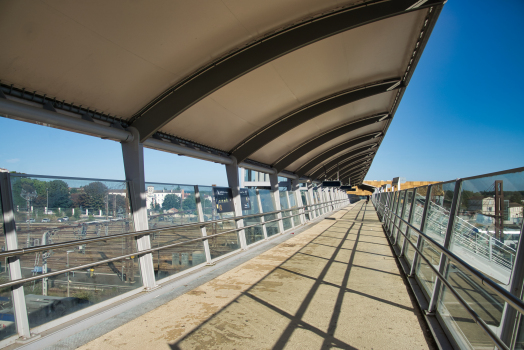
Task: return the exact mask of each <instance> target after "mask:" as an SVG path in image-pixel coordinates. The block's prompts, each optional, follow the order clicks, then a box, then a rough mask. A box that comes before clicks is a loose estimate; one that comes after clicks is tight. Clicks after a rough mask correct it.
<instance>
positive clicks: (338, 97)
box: [231, 78, 403, 168]
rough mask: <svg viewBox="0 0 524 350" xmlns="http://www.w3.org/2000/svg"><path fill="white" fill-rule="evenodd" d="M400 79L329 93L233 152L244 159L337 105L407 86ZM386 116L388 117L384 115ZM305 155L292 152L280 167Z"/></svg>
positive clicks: (280, 119) (337, 106) (285, 117)
mask: <svg viewBox="0 0 524 350" xmlns="http://www.w3.org/2000/svg"><path fill="white" fill-rule="evenodd" d="M399 82H400V78H395V79H391V80H387V81H381V82H376V83H373V84H369V85H366V86H364V87H358V88H353V89H346V90H343V91H340V92H337V93H335V94H331V95H329V96H324V97H322V98H320V99H318V100H316V101H313V102H311V103H308V104H306V105H304V106H300V107H299V108H297V109H295V110H294V111H292V112H290V113H288V114H286V115H284V116H283V117H281V118H279V119H277V120H275V121H273V122H271V123H269V124H268V125H266V126H264V127H263V128H261V129H259V130H257V131H256V132H255V133H253V134H252V135H251V136H249V137H248V138H246V139H245V140H244V141H242V142H241V143H239V144H238V145H237V146H235V148H233V149H232V150H231V153H232V154H233V156H235V157H236V158H237V159H239V160H244V159H246V158H247V157H249V156H250V155H252V154H253V153H255V152H256V151H258V150H259V149H261V148H262V147H264V146H265V145H267V144H268V143H270V142H271V141H273V140H275V139H276V138H278V137H279V136H281V135H284V134H285V133H286V132H288V131H290V130H292V129H294V128H296V127H297V126H299V125H301V124H303V123H305V122H307V121H309V120H311V119H313V118H316V117H318V116H320V115H322V114H324V113H327V112H329V111H331V110H333V109H335V108H339V107H341V106H344V105H347V104H349V103H352V102H355V101H358V100H361V99H364V98H367V97H371V96H374V95H377V94H381V93H384V92H387V91H388V90H389V91H391V90H394V89H398V88H401V87H403V85H402V84H399ZM382 117H384V116H383V115H382ZM378 119H380V118H378ZM361 124H364V125H363V126H365V123H364V122H363V123H361ZM350 129H351V127H350V126H348V127H347V128H346V130H350ZM334 133H335V134H336V131H334ZM323 139H325V138H323ZM324 142H325V141H324ZM304 146H305V145H304ZM307 149H308V148H306V150H307ZM302 154H303V153H302V152H301V151H299V150H297V154H296V155H289V156H288V157H286V159H285V162H283V163H282V165H280V166H279V167H280V168H283V167H286V166H288V165H289V164H291V163H293V162H294V161H295V160H297V159H298V158H299V157H300V156H301V155H302ZM282 161H283V160H282Z"/></svg>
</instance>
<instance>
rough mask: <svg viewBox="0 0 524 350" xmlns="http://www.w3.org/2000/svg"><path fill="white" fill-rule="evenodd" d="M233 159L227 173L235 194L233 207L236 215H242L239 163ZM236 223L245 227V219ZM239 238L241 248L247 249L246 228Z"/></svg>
mask: <svg viewBox="0 0 524 350" xmlns="http://www.w3.org/2000/svg"><path fill="white" fill-rule="evenodd" d="M231 158H232V159H233V163H232V164H226V174H227V183H228V185H229V188H231V193H232V195H233V207H234V210H235V217H239V216H242V204H241V201H240V185H239V178H238V165H237V161H236V159H234V157H231ZM235 224H236V227H237V228H242V227H244V220H243V219H235ZM238 238H239V241H240V248H241V249H242V250H246V249H247V243H246V232H245V230H239V231H238Z"/></svg>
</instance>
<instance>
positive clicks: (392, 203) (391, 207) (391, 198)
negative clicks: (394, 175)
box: [382, 191, 400, 232]
mask: <svg viewBox="0 0 524 350" xmlns="http://www.w3.org/2000/svg"><path fill="white" fill-rule="evenodd" d="M399 195H400V192H398V191H397V192H388V193H383V194H382V199H383V207H385V205H386V203H387V205H388V211H393V212H395V213H396V211H395V209H396V208H397V202H398V199H399ZM384 214H385V215H388V221H389V223H388V227H389V232H393V228H394V225H393V223H394V222H395V221H394V220H395V216H394V215H392V214H391V213H389V212H386V211H385V212H384Z"/></svg>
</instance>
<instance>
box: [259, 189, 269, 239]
mask: <svg viewBox="0 0 524 350" xmlns="http://www.w3.org/2000/svg"><path fill="white" fill-rule="evenodd" d="M256 192H257V204H258V210H259V212H260V213H261V214H262V213H263V212H264V211H263V210H262V200H261V199H260V192H258V189H257V190H256ZM260 222H261V223H262V232H263V233H264V239H267V228H266V224H265V222H266V219H265V218H264V216H261V217H260Z"/></svg>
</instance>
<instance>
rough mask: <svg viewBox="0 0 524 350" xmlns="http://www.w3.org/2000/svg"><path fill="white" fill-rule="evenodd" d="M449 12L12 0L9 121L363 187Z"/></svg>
mask: <svg viewBox="0 0 524 350" xmlns="http://www.w3.org/2000/svg"><path fill="white" fill-rule="evenodd" d="M443 3H444V2H443V1H436V0H427V1H425V0H421V1H418V0H392V1H382V0H380V1H352V0H350V1H337V0H330V1H317V0H300V1H299V0H278V1H277V0H270V1H238V0H222V1H215V0H202V1H183V0H180V1H133V2H128V1H120V0H115V1H109V2H107V1H60V0H56V1H55V0H47V1H41V2H32V1H31V2H30V1H14V2H6V3H4V4H3V5H2V7H3V10H2V15H1V17H0V18H1V20H0V28H1V29H2V32H3V33H4V35H3V37H2V39H1V42H2V55H0V83H1V92H2V93H1V94H0V97H3V98H0V100H2V101H0V102H1V103H0V114H1V115H3V116H6V117H9V118H14V119H21V120H26V121H30V122H36V123H39V124H45V125H49V126H54V127H58V128H62V129H66V130H71V131H76V132H82V133H85V134H89V135H94V136H98V137H103V138H109V139H114V140H118V141H126V137H124V136H125V133H124V131H126V132H128V131H129V130H131V127H132V128H135V129H136V130H135V132H136V131H138V135H139V138H140V141H141V142H142V143H143V144H144V146H145V147H149V148H154V149H160V150H164V151H170V152H173V153H178V154H186V155H190V156H194V157H196V158H202V159H209V160H215V161H219V162H220V159H232V160H233V161H235V162H237V164H244V165H246V164H247V165H251V166H252V167H253V168H256V169H262V170H264V169H267V170H268V171H276V172H279V173H284V174H292V175H293V176H296V177H302V178H307V179H310V180H324V179H335V178H336V177H337V176H340V179H341V180H342V181H343V182H344V183H347V182H351V184H352V185H353V184H354V185H358V184H361V183H362V180H363V178H364V176H365V175H366V173H367V171H368V169H369V167H370V165H371V163H372V161H373V157H374V156H375V154H376V152H377V150H378V148H379V146H380V144H381V142H382V140H383V139H384V137H385V135H386V132H387V130H388V127H389V125H390V124H391V122H392V119H393V117H394V115H395V111H396V109H397V107H398V105H399V103H400V100H401V98H402V95H403V93H404V91H405V89H406V88H407V86H408V84H409V81H410V79H411V76H412V74H413V72H414V70H415V67H416V65H417V63H418V61H419V59H420V57H421V54H422V51H423V49H424V47H425V44H426V42H427V40H428V38H429V36H430V33H431V30H432V28H433V26H434V24H435V22H436V20H437V18H438V15H439V13H440V10H441V8H442V6H443ZM20 105H24V106H29V107H31V108H33V109H34V108H40V109H41V110H42V112H43V114H45V115H46V116H48V117H49V119H46V120H44V119H45V118H44V119H42V118H43V117H34V118H33V117H32V115H31V113H30V112H27V110H24V108H22V107H21V106H20ZM17 108H18V109H17ZM53 114H56V115H60V117H61V118H70V119H71V120H78V121H80V122H79V123H76V124H75V123H68V122H67V121H65V122H63V121H57V120H58V119H56V120H55V119H53V118H52V115H53ZM87 123H94V124H96V125H97V127H96V128H89V127H84V126H82V125H87ZM101 127H104V128H107V129H108V130H110V131H108V132H105V131H104V130H102V129H101ZM98 130H102V131H98ZM119 135H120V136H119ZM121 135H124V136H121ZM135 135H137V134H136V133H135ZM184 149H187V150H188V151H187V152H185V153H184ZM206 154H207V155H206ZM212 156H213V157H215V158H214V159H213V158H212ZM217 159H218V160H217ZM337 174H338V175H337Z"/></svg>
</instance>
